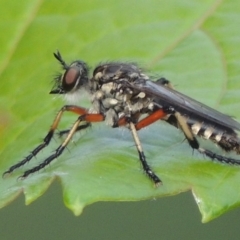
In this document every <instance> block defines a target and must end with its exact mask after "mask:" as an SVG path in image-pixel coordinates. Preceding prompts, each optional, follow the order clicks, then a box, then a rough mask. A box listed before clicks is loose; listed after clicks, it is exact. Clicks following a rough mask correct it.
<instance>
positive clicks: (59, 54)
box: [53, 51, 68, 69]
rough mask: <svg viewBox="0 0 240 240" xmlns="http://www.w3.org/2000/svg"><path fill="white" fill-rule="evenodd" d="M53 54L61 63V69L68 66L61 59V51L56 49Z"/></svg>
mask: <svg viewBox="0 0 240 240" xmlns="http://www.w3.org/2000/svg"><path fill="white" fill-rule="evenodd" d="M53 55H54V57H55V58H56V59H57V60H58V61H59V62H60V63H61V65H62V66H63V69H67V68H68V65H67V64H66V63H65V61H64V60H63V58H62V56H61V53H60V52H59V51H57V52H56V53H53Z"/></svg>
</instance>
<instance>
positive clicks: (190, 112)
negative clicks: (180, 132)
mask: <svg viewBox="0 0 240 240" xmlns="http://www.w3.org/2000/svg"><path fill="white" fill-rule="evenodd" d="M132 87H133V88H134V89H137V90H139V91H142V92H144V93H146V94H147V95H149V96H151V97H152V98H153V99H154V102H155V105H156V106H159V107H163V106H172V107H174V109H175V110H176V111H178V112H180V113H181V114H182V115H186V116H187V117H189V118H192V119H194V120H198V121H203V122H205V123H206V124H212V125H213V126H216V125H218V126H219V127H220V128H227V129H228V130H230V131H233V130H234V129H235V130H240V123H238V122H237V121H235V120H234V119H233V118H231V117H230V116H227V115H225V114H223V113H220V112H218V111H216V110H214V109H212V108H210V107H208V106H206V105H204V104H202V103H200V102H198V101H196V100H194V99H192V98H190V97H187V96H185V95H184V94H182V93H180V92H177V91H176V90H174V89H170V88H168V87H165V86H163V85H159V84H157V83H154V82H152V81H148V80H142V79H139V80H136V81H135V82H134V84H133V85H132Z"/></svg>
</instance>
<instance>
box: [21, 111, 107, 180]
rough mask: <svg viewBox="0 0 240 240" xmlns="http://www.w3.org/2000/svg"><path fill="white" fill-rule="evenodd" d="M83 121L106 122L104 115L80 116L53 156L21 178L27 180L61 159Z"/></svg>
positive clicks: (26, 172)
mask: <svg viewBox="0 0 240 240" xmlns="http://www.w3.org/2000/svg"><path fill="white" fill-rule="evenodd" d="M83 121H84V122H101V121H104V116H103V115H102V114H90V113H89V114H85V115H82V116H80V117H79V118H78V119H77V121H76V122H75V123H74V125H73V126H72V128H71V129H70V130H69V132H68V135H67V137H66V138H65V140H64V141H63V143H62V144H61V145H60V146H59V147H58V148H57V149H56V150H55V151H54V153H53V154H52V155H50V156H49V157H48V158H46V159H45V160H44V161H43V162H42V163H40V164H39V165H38V166H36V167H34V168H32V169H29V170H27V171H25V172H24V173H23V175H22V176H21V177H20V178H26V177H27V176H28V175H30V174H32V173H34V172H37V171H39V170H41V169H42V168H44V167H45V166H47V165H49V164H50V162H52V161H53V160H54V159H56V158H57V157H59V156H60V155H61V154H62V153H63V151H64V149H65V148H66V146H67V145H68V143H69V141H70V140H71V139H72V137H73V135H74V134H75V132H76V131H77V130H78V127H79V126H80V124H81V122H83ZM82 126H84V125H82ZM85 126H86V127H85V128H87V127H88V126H90V124H89V125H85Z"/></svg>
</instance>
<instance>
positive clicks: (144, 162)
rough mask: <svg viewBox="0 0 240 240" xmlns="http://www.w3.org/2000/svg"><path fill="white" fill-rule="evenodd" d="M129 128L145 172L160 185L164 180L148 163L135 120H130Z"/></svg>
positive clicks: (156, 184)
mask: <svg viewBox="0 0 240 240" xmlns="http://www.w3.org/2000/svg"><path fill="white" fill-rule="evenodd" d="M129 128H130V130H131V132H132V135H133V139H134V141H135V144H136V147H137V150H138V154H139V159H140V162H141V164H142V167H143V170H144V172H145V173H146V174H147V176H148V177H149V178H150V179H151V180H152V181H153V182H154V184H155V186H159V185H160V184H161V183H162V181H161V180H160V178H159V177H158V176H157V175H156V174H155V173H154V172H153V170H152V169H151V168H150V166H149V165H148V163H147V160H146V157H145V155H144V152H143V149H142V145H141V142H140V140H139V137H138V134H137V130H136V127H135V125H134V124H133V122H129Z"/></svg>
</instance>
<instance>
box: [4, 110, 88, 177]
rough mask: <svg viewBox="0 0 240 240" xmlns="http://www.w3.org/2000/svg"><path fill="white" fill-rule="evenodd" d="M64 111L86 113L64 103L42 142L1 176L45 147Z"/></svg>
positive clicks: (10, 171)
mask: <svg viewBox="0 0 240 240" xmlns="http://www.w3.org/2000/svg"><path fill="white" fill-rule="evenodd" d="M65 111H69V112H73V113H76V114H79V115H83V114H86V113H87V109H85V108H82V107H78V106H75V105H66V106H64V107H62V108H61V110H60V111H59V112H58V114H57V116H56V117H55V119H54V121H53V124H52V126H51V128H50V130H49V132H48V134H47V135H46V136H45V138H44V139H43V142H42V143H41V144H40V145H38V146H37V147H36V148H35V149H34V150H33V151H32V152H31V153H30V154H29V155H28V156H27V157H25V158H24V159H23V160H21V161H20V162H18V163H17V164H15V165H13V166H11V167H10V168H9V169H8V170H7V171H6V172H4V173H3V176H5V175H6V174H10V173H12V172H13V171H14V170H15V169H17V168H19V167H21V166H23V165H24V164H26V163H27V162H29V161H30V160H31V159H32V158H33V157H35V156H36V155H37V154H38V153H39V152H40V151H41V150H42V149H43V148H45V147H46V146H47V145H48V144H49V143H50V141H51V139H52V137H53V134H54V132H55V130H56V128H57V127H58V124H59V122H60V120H61V117H62V115H63V113H64V112H65Z"/></svg>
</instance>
